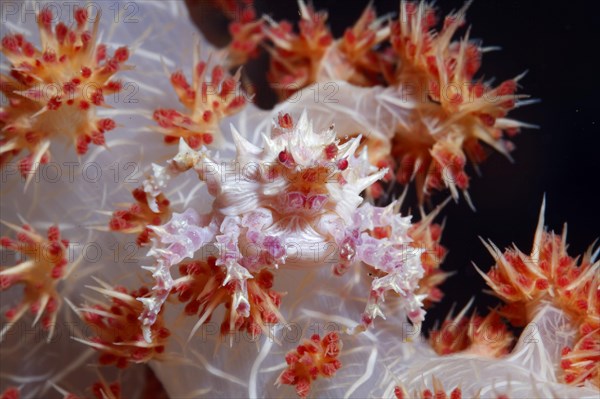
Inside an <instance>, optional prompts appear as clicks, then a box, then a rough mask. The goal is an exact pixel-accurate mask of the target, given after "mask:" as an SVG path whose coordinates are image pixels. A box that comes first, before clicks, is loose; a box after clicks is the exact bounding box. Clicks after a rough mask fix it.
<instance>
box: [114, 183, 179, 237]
mask: <svg viewBox="0 0 600 399" xmlns="http://www.w3.org/2000/svg"><path fill="white" fill-rule="evenodd" d="M132 195H133V198H134V199H135V200H136V203H135V204H131V205H129V204H128V208H127V209H123V210H117V211H115V212H113V215H112V218H111V219H110V221H109V222H108V227H109V229H110V230H112V231H120V232H122V233H126V234H137V235H138V236H137V240H136V243H137V245H140V246H142V245H145V244H148V243H149V242H150V238H151V237H152V236H153V232H152V230H151V229H149V228H148V226H158V225H160V224H163V223H165V222H166V221H167V220H168V219H169V218H170V217H171V209H170V201H169V200H168V199H167V198H166V197H165V196H164V195H163V194H160V195H159V196H158V197H157V198H156V205H157V207H158V209H157V212H154V211H152V209H150V206H149V205H148V198H147V196H146V193H145V192H144V189H143V187H138V188H136V189H135V190H133V192H132Z"/></svg>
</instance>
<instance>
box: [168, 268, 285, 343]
mask: <svg viewBox="0 0 600 399" xmlns="http://www.w3.org/2000/svg"><path fill="white" fill-rule="evenodd" d="M179 272H180V274H181V277H179V278H178V279H176V280H175V283H174V286H175V289H174V292H175V293H176V294H177V296H178V299H179V301H181V302H187V304H186V306H185V314H186V315H190V316H195V315H198V316H199V318H200V319H199V320H198V322H196V326H195V328H194V330H192V333H191V334H192V335H193V334H194V333H195V332H196V330H197V328H199V327H200V326H201V325H202V324H203V323H204V322H206V321H208V320H210V318H211V316H212V314H213V312H214V311H215V310H216V308H217V307H218V306H219V305H221V304H223V305H224V307H225V309H226V310H225V315H224V317H223V322H222V323H221V327H220V331H221V334H222V335H223V336H225V335H227V334H229V333H235V332H236V331H245V332H247V333H248V334H249V335H250V337H251V338H252V339H256V338H257V337H258V336H260V335H261V334H262V333H263V332H266V333H267V334H268V333H269V329H268V328H269V325H273V324H277V323H279V322H281V321H282V319H283V318H282V316H281V314H280V313H279V306H280V304H281V296H282V294H281V293H278V292H277V291H275V290H273V289H271V288H272V286H273V274H272V273H271V272H269V271H268V270H265V269H263V270H261V271H259V272H258V273H255V274H253V275H252V277H251V278H250V279H249V280H248V281H247V290H248V307H249V308H248V309H245V308H242V309H239V307H237V308H236V307H235V306H234V304H233V298H234V297H233V295H232V294H233V293H234V292H235V291H236V284H237V283H236V282H234V281H232V282H229V283H225V279H226V278H227V273H226V271H225V270H224V269H223V268H222V267H218V266H217V265H216V259H215V258H209V259H208V262H190V263H183V264H181V265H180V266H179ZM244 311H247V312H248V316H247V317H244V315H243V313H242V312H244Z"/></svg>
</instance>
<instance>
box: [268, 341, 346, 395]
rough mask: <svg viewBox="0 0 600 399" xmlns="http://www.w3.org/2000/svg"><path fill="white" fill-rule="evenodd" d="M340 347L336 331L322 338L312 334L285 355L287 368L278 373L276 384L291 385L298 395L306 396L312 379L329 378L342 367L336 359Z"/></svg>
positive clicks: (340, 343)
mask: <svg viewBox="0 0 600 399" xmlns="http://www.w3.org/2000/svg"><path fill="white" fill-rule="evenodd" d="M341 349H342V342H341V340H340V337H339V335H338V333H336V332H330V333H329V334H327V335H325V336H324V337H323V338H321V337H320V336H319V335H318V334H315V335H313V336H312V337H310V339H309V340H308V339H306V340H304V341H303V342H302V344H300V345H298V347H297V348H296V349H295V350H293V351H290V352H288V354H287V355H285V362H286V363H287V368H286V369H285V370H284V371H283V372H282V373H281V375H279V378H278V379H277V384H286V385H293V386H294V387H295V388H296V393H297V394H298V396H299V397H300V398H306V397H307V396H308V395H309V393H310V387H311V384H312V383H313V381H315V380H316V379H317V378H319V377H325V378H331V377H333V376H334V375H335V373H336V372H337V371H338V370H339V369H340V368H341V367H342V363H341V362H340V361H339V360H338V357H339V355H340V351H341Z"/></svg>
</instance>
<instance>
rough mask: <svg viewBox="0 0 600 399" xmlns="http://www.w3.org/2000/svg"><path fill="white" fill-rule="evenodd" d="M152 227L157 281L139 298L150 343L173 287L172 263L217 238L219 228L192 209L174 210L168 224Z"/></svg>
mask: <svg viewBox="0 0 600 399" xmlns="http://www.w3.org/2000/svg"><path fill="white" fill-rule="evenodd" d="M151 228H152V230H153V231H154V233H156V238H153V240H152V247H151V249H150V251H148V256H153V257H154V258H155V259H156V263H155V266H154V267H153V268H152V270H153V273H152V276H153V277H154V279H155V280H156V285H155V286H154V287H153V295H152V297H150V298H138V300H139V301H141V302H142V303H143V304H144V311H143V313H142V314H141V316H140V320H141V321H142V323H143V327H142V328H143V333H144V339H145V340H146V341H147V342H148V343H150V342H152V336H151V331H150V329H151V327H152V325H153V324H154V322H155V321H156V318H157V316H158V313H159V312H160V310H161V308H162V305H163V304H164V302H165V301H166V300H167V297H168V296H169V294H170V293H171V289H172V288H173V278H172V276H171V272H170V268H171V266H173V265H176V264H178V263H179V262H181V261H182V260H184V259H186V258H191V257H193V256H194V253H195V252H196V251H198V250H199V249H200V248H202V247H203V246H204V245H206V244H207V243H210V242H212V241H213V240H214V238H215V235H216V232H217V225H216V224H215V223H214V222H213V221H212V220H210V219H207V218H203V217H201V216H199V215H198V213H196V211H195V210H193V209H187V210H186V211H185V212H183V213H180V214H179V213H174V214H173V218H172V219H171V220H170V221H169V222H168V223H167V224H165V225H163V226H151Z"/></svg>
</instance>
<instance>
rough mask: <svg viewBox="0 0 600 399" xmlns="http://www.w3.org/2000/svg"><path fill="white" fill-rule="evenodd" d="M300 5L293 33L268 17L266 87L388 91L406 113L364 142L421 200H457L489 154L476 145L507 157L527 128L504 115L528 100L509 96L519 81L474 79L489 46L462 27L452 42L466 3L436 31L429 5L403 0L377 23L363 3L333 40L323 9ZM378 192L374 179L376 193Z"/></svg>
mask: <svg viewBox="0 0 600 399" xmlns="http://www.w3.org/2000/svg"><path fill="white" fill-rule="evenodd" d="M299 4H300V15H301V20H300V22H299V32H298V33H295V32H294V31H293V30H292V26H291V24H289V23H288V22H286V21H283V22H279V23H277V22H274V21H270V23H269V25H268V26H267V27H266V28H265V29H266V37H267V38H268V39H269V41H270V42H271V43H272V46H273V49H272V50H271V51H270V53H271V68H270V71H269V79H270V81H271V84H272V85H273V87H274V88H275V89H276V90H277V91H278V92H279V93H280V95H281V97H282V98H287V97H289V96H290V95H292V94H293V93H294V92H295V91H297V90H300V89H302V88H304V87H307V86H309V85H311V84H313V83H319V82H322V83H326V82H331V81H336V80H339V81H347V82H349V83H351V84H353V85H357V86H364V87H373V86H378V85H379V86H389V87H390V88H393V89H394V90H391V91H389V92H387V93H386V96H387V100H386V101H389V102H390V104H392V105H396V106H399V107H401V108H402V109H403V112H406V113H407V116H406V117H405V118H400V119H399V120H398V121H397V123H396V126H395V129H394V132H393V134H388V137H387V138H385V139H383V141H384V143H381V142H380V141H381V140H382V138H381V137H377V138H376V139H373V138H371V139H369V138H368V139H367V145H368V146H369V147H370V151H371V152H372V157H373V158H374V161H375V163H376V164H378V165H379V166H389V167H390V168H392V171H391V172H392V173H389V174H388V175H387V176H386V177H385V178H384V182H390V181H391V180H393V179H395V180H396V181H397V182H398V183H400V184H402V185H406V184H408V183H409V182H410V181H411V180H415V182H416V185H417V190H418V194H419V196H420V198H421V200H422V199H423V198H424V197H425V196H428V195H429V194H431V192H432V191H434V190H445V189H449V190H450V191H451V193H452V196H453V197H454V198H455V199H456V198H458V193H459V191H463V192H464V193H465V194H466V190H467V188H468V186H469V177H468V175H467V174H466V171H465V167H466V164H467V161H471V162H472V163H473V164H474V165H475V166H476V165H477V164H479V163H481V162H482V161H483V160H484V159H485V158H486V150H485V149H484V147H483V146H482V145H481V143H485V144H486V145H487V146H490V147H492V148H494V149H495V150H497V151H499V152H501V153H503V154H504V155H506V156H509V152H510V151H511V150H512V148H513V145H512V143H511V142H510V141H508V138H510V137H512V136H514V134H516V133H517V132H518V130H519V128H520V127H523V126H527V125H525V124H523V123H521V122H518V121H515V120H512V119H508V118H506V115H507V113H508V112H509V111H510V110H512V109H513V108H515V107H516V106H518V105H519V102H518V100H519V99H520V98H522V97H525V96H522V95H516V94H515V91H516V88H517V82H518V80H519V78H520V77H517V78H514V79H510V80H507V81H505V82H503V83H501V84H500V85H498V86H497V87H491V86H490V85H489V84H488V83H486V82H484V81H483V80H482V79H481V78H479V77H477V76H476V75H477V74H478V73H479V69H480V66H481V56H482V53H483V52H484V51H485V48H482V47H481V45H480V43H479V42H477V41H473V40H469V37H468V33H467V35H466V36H465V37H463V38H462V39H460V40H453V37H454V36H455V34H456V32H457V31H458V29H459V28H460V27H461V26H463V25H464V23H465V18H464V16H465V11H466V6H465V7H464V8H463V9H461V10H460V11H458V12H457V13H455V14H453V15H449V16H448V17H446V18H445V20H444V24H443V28H442V29H441V30H440V31H436V26H437V25H438V19H439V17H438V15H437V13H436V10H435V9H434V8H433V6H432V5H430V4H427V3H425V2H420V3H416V2H406V1H402V2H401V4H400V12H399V14H398V17H397V18H396V19H395V20H393V21H392V22H390V19H389V18H385V17H382V18H379V19H377V17H376V14H375V10H374V8H373V7H372V6H371V5H369V6H368V7H367V8H366V10H365V11H364V13H363V14H362V16H361V17H360V19H359V20H358V21H357V23H356V24H355V26H354V27H352V28H348V29H347V30H346V32H345V34H344V35H343V36H342V37H341V38H339V39H337V40H336V39H334V38H333V36H332V34H331V33H330V32H329V29H328V27H327V25H326V18H327V14H326V13H325V12H316V11H314V10H313V8H312V7H311V6H306V5H305V4H304V2H302V1H300V2H299ZM523 103H524V102H523ZM373 137H376V136H373ZM369 141H373V142H369ZM381 147H383V148H385V149H387V151H383V152H382V151H381V150H380V148H381ZM381 191H382V190H381V189H379V188H378V187H377V185H376V187H374V188H373V189H372V194H373V195H374V196H379V195H380V194H381Z"/></svg>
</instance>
